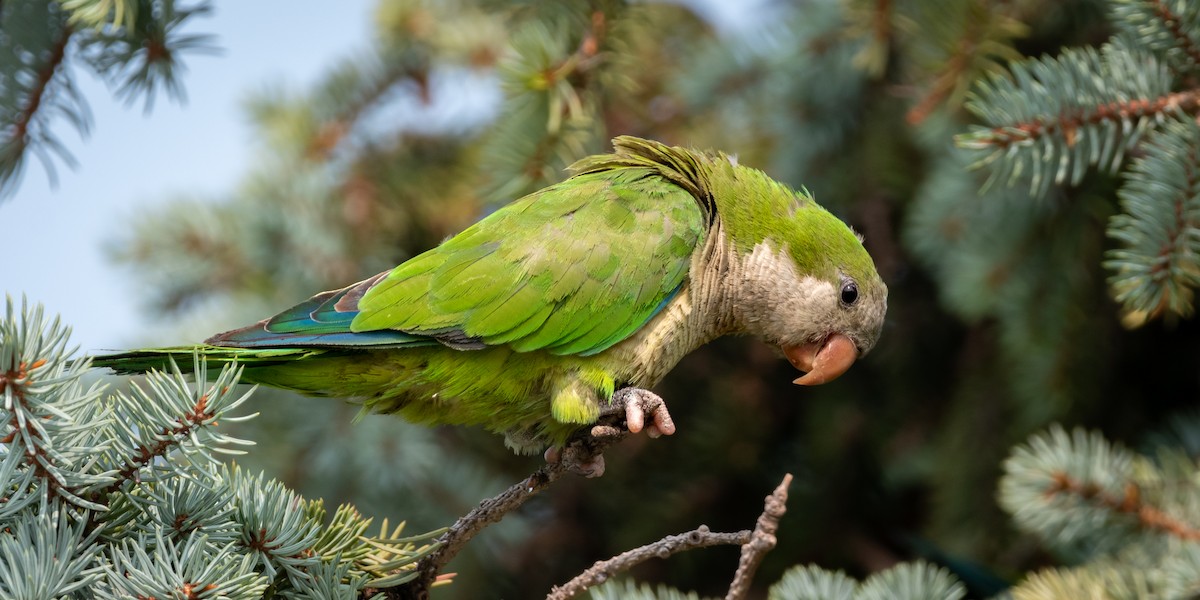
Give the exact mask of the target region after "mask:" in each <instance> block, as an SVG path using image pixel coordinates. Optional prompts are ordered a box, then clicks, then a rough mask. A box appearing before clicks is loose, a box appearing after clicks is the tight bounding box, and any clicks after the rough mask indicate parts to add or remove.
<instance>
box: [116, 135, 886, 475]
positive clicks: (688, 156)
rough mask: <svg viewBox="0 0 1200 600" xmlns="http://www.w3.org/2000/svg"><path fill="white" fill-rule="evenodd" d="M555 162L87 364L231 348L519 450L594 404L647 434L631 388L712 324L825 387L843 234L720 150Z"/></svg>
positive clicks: (649, 423)
mask: <svg viewBox="0 0 1200 600" xmlns="http://www.w3.org/2000/svg"><path fill="white" fill-rule="evenodd" d="M613 145H614V152H613V153H612V154H603V155H597V156H592V157H588V158H585V159H583V160H581V161H579V162H578V163H576V164H575V165H573V166H572V167H571V171H572V172H573V175H572V176H571V177H570V178H569V179H567V180H565V181H563V182H561V183H558V184H554V185H551V186H549V187H547V188H545V189H542V190H540V191H537V192H534V193H532V194H529V195H528V196H525V197H523V198H520V199H518V200H516V201H514V202H512V203H511V204H508V205H506V206H504V207H503V208H500V209H499V210H497V211H495V212H493V213H492V214H490V215H488V216H486V217H485V218H483V219H482V220H480V221H479V222H478V223H476V224H474V225H472V226H470V227H468V228H467V229H466V230H464V231H463V232H462V233H459V234H458V235H456V236H454V237H451V238H449V239H447V240H446V241H445V242H443V243H442V244H441V245H439V246H437V247H436V248H433V249H431V250H429V251H427V252H425V253H423V254H420V255H417V256H415V257H413V258H412V259H410V260H408V261H406V262H404V263H403V264H401V265H399V266H397V267H395V268H393V269H391V270H390V271H386V272H383V273H380V274H378V275H376V276H374V277H371V278H369V279H367V280H365V281H361V282H359V283H355V284H353V285H350V286H348V287H345V288H342V289H340V290H333V291H328V292H323V293H320V294H317V295H316V296H313V297H312V298H310V299H308V300H306V301H304V302H302V303H300V304H298V305H296V306H295V307H293V308H290V309H288V310H285V311H284V312H282V313H280V314H278V315H275V316H273V317H270V318H268V319H265V320H263V321H260V322H258V323H255V324H253V325H250V326H247V327H243V328H241V329H235V330H233V331H228V332H225V333H221V334H217V335H215V336H213V337H211V338H209V339H208V340H207V341H206V342H205V344H204V345H201V346H197V347H194V348H193V347H174V348H160V349H152V350H137V351H131V352H125V353H120V354H111V355H107V356H100V357H97V358H95V360H94V364H95V365H97V366H102V367H110V368H112V369H114V370H116V371H118V372H122V373H132V372H142V371H146V370H149V369H151V368H161V367H163V366H164V365H165V364H166V363H167V360H168V358H169V357H173V358H175V359H176V361H177V362H178V363H179V364H180V365H185V364H191V360H190V357H191V355H192V353H193V352H195V351H199V352H200V353H201V354H202V355H203V356H205V357H206V359H207V361H208V362H209V363H226V362H234V361H236V362H237V363H238V364H239V365H241V366H242V367H244V374H243V381H248V382H253V383H259V384H264V385H268V386H273V387H278V388H284V389H288V390H295V391H297V392H300V393H302V394H307V395H313V396H332V397H340V398H347V399H353V400H355V401H357V402H361V404H362V406H363V408H364V410H366V411H373V412H379V413H389V414H392V413H394V414H398V415H400V416H402V417H404V418H405V419H408V420H410V421H413V422H417V423H424V424H431V425H432V424H454V425H482V426H483V427H485V428H487V429H488V430H491V431H494V432H498V433H502V434H504V435H505V439H506V443H507V444H508V445H509V446H510V447H512V448H513V449H514V450H516V451H519V452H530V451H536V450H539V449H542V448H546V447H548V446H549V447H551V448H554V447H558V446H561V445H562V444H564V443H565V442H566V440H567V438H568V437H569V436H570V435H571V434H572V433H573V432H575V431H576V430H578V429H579V428H580V427H582V426H584V425H587V424H590V423H594V422H595V421H596V420H597V419H598V418H599V417H600V416H601V414H602V413H603V414H612V413H616V414H618V415H619V414H620V412H621V411H623V412H624V413H625V414H624V417H625V421H626V427H627V428H628V429H629V430H630V431H631V432H634V433H637V432H638V431H641V430H643V429H645V430H646V431H647V433H649V434H650V435H652V436H655V437H657V435H662V434H667V435H669V434H672V433H674V431H675V425H674V423H673V422H672V421H671V417H670V413H669V412H668V411H667V409H666V405H665V404H664V403H663V402H662V399H661V398H659V397H658V396H657V395H655V394H654V393H652V392H650V391H648V389H647V388H650V387H652V386H654V385H656V384H657V383H658V382H659V381H660V380H661V379H662V378H663V376H664V375H666V373H667V372H668V371H670V370H671V369H672V368H673V367H674V366H675V364H676V363H677V362H678V361H679V360H680V359H681V358H683V357H684V355H686V354H688V353H689V352H691V351H693V350H695V349H696V348H698V347H699V346H701V345H703V344H705V343H707V342H709V341H711V340H713V339H715V338H718V337H721V336H724V335H731V334H751V335H754V336H756V337H758V338H760V339H762V340H764V341H766V342H768V343H771V344H775V345H778V346H779V347H781V348H782V350H783V353H784V355H785V356H786V357H787V358H788V360H789V361H791V363H792V364H793V365H795V366H796V367H797V368H798V369H799V370H801V371H805V372H806V374H805V375H803V376H802V377H800V378H798V379H796V381H795V383H798V384H801V385H815V384H821V383H825V382H827V381H830V380H832V379H834V378H836V377H838V376H839V375H841V374H842V373H844V372H845V371H846V370H847V369H849V368H850V365H851V364H852V363H853V362H854V361H855V360H856V359H857V358H859V357H861V356H863V355H864V354H866V353H867V352H868V351H869V350H870V349H871V348H872V346H874V345H875V342H876V340H877V339H878V337H879V332H880V329H881V327H882V325H883V320H884V313H885V312H886V310H887V287H886V286H885V285H884V283H883V281H882V280H881V279H880V277H879V274H878V273H877V272H876V270H875V265H874V263H873V262H872V260H871V257H870V256H869V255H868V254H867V252H866V250H865V249H864V248H863V246H862V242H861V239H860V238H859V237H858V236H857V235H856V234H855V233H854V232H853V231H851V229H850V228H849V227H847V226H846V225H845V224H844V223H842V222H841V221H840V220H838V219H837V218H836V217H834V216H833V215H832V214H830V213H829V212H827V211H826V210H825V209H824V208H822V207H821V206H819V205H818V204H817V203H816V202H815V201H813V199H812V198H811V197H809V196H808V195H807V194H805V193H801V192H796V191H794V190H792V189H790V188H789V187H787V186H784V185H782V184H780V183H777V182H775V181H773V180H772V179H770V178H769V177H767V176H766V175H765V174H763V173H762V172H760V171H757V170H754V169H751V168H747V167H744V166H740V165H738V164H737V163H736V161H735V160H733V159H732V158H730V157H728V156H726V155H723V154H719V153H701V152H696V151H692V150H687V149H683V148H677V147H669V146H666V145H663V144H660V143H658V142H654V141H649V140H644V139H639V138H634V137H618V138H616V139H615V140H614V141H613Z"/></svg>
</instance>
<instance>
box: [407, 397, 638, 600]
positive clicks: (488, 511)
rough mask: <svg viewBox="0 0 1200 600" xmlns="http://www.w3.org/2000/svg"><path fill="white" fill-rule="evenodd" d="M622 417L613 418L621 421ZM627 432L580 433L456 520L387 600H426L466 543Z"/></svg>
mask: <svg viewBox="0 0 1200 600" xmlns="http://www.w3.org/2000/svg"><path fill="white" fill-rule="evenodd" d="M623 417H624V415H620V416H619V417H614V418H613V420H614V421H615V420H616V419H617V418H623ZM626 436H628V432H626V431H624V430H622V429H618V428H617V427H614V426H613V425H610V424H608V423H607V422H604V423H603V424H599V425H596V426H594V427H592V428H591V429H587V430H583V431H582V432H581V433H579V434H577V435H576V436H575V437H573V438H572V439H571V440H570V441H569V442H567V445H566V447H564V448H563V450H562V453H561V455H560V459H559V460H558V461H557V462H553V463H549V464H546V465H545V466H543V467H542V468H540V469H538V470H537V471H534V472H533V474H532V475H530V476H529V477H526V478H525V479H523V480H521V481H520V482H518V483H516V484H513V485H512V486H510V487H509V488H508V489H507V490H504V491H503V492H501V493H500V494H499V495H497V496H494V497H492V498H488V499H486V500H484V501H483V502H481V503H480V504H479V506H477V507H475V508H474V509H473V510H472V511H471V512H469V513H467V514H466V515H464V516H462V517H459V519H458V520H457V521H455V522H454V525H451V526H450V529H448V530H447V531H446V533H443V534H442V535H441V537H439V538H438V539H437V543H438V549H437V550H434V551H433V552H432V553H430V554H429V556H426V557H425V558H423V559H421V561H420V562H419V563H417V573H418V575H417V577H416V578H415V579H413V580H412V581H410V582H408V583H406V584H404V585H403V586H400V587H398V588H395V589H392V590H388V591H387V597H388V598H389V599H403V600H428V598H429V589H430V588H431V587H433V584H434V583H435V582H436V580H437V576H438V572H439V571H441V569H442V568H443V567H445V566H446V563H448V562H450V560H451V559H453V558H454V557H455V556H456V555H458V552H459V551H460V550H462V548H463V546H465V545H466V544H467V542H469V541H471V539H472V538H474V537H475V535H476V534H478V533H479V532H481V531H483V530H484V529H485V528H487V526H488V525H491V524H493V523H496V522H499V521H500V520H501V519H503V518H504V516H505V515H507V514H508V513H510V512H512V511H514V510H516V509H518V508H520V507H521V505H523V504H525V502H526V501H528V500H529V499H530V498H532V497H534V496H535V495H537V493H538V492H540V491H542V490H544V489H546V488H548V487H550V485H551V484H553V483H554V482H555V481H558V480H559V479H560V478H561V477H562V476H563V475H565V474H567V473H572V472H575V473H578V472H584V471H587V470H588V465H589V464H590V463H592V461H593V460H595V459H596V458H597V457H599V456H600V455H601V453H603V452H604V450H605V449H607V448H608V447H609V446H611V445H613V444H615V443H617V442H619V441H621V440H623V439H625V437H626Z"/></svg>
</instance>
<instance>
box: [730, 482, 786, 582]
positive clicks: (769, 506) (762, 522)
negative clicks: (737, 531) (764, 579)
mask: <svg viewBox="0 0 1200 600" xmlns="http://www.w3.org/2000/svg"><path fill="white" fill-rule="evenodd" d="M791 484H792V474H791V473H788V474H787V475H784V476H783V481H782V482H780V484H779V487H777V488H775V491H774V492H771V495H770V496H767V499H766V501H765V503H764V504H765V505H764V506H763V513H762V514H761V515H759V516H758V522H757V523H756V524H755V525H754V533H753V534H752V535H751V536H750V541H748V542H746V543H745V544H743V545H742V558H741V560H740V561H738V568H737V573H735V574H734V576H733V583H732V584H730V585H729V593H728V594H726V595H725V600H741V599H742V598H745V597H746V593H747V592H749V591H750V582H751V581H753V580H754V572H755V571H757V570H758V565H759V563H761V562H762V559H763V556H765V555H766V554H767V552H770V551H771V549H772V548H774V547H775V532H776V531H778V530H779V519H780V518H781V517H783V513H785V512H787V490H788V486H790V485H791Z"/></svg>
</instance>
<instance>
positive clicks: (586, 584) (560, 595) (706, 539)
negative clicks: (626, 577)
mask: <svg viewBox="0 0 1200 600" xmlns="http://www.w3.org/2000/svg"><path fill="white" fill-rule="evenodd" d="M750 537H751V534H750V530H748V529H747V530H743V531H737V532H733V533H719V532H714V531H710V530H709V529H708V526H706V525H701V526H699V527H697V528H696V529H693V530H691V531H688V532H686V533H680V534H676V535H668V536H666V537H664V538H662V539H661V540H658V541H657V542H653V543H650V544H646V545H645V546H641V547H638V548H634V549H633V550H628V551H625V552H622V553H620V554H618V555H616V556H614V557H612V558H610V559H608V560H600V561H596V564H594V565H592V566H590V567H588V568H587V570H585V571H584V572H582V573H580V574H579V575H576V576H575V577H574V578H573V579H571V580H570V581H568V582H566V583H564V584H562V585H561V586H555V587H554V589H552V590H550V594H548V595H547V596H546V600H566V599H567V598H573V597H575V596H576V595H578V594H580V593H582V592H583V591H585V590H587V589H588V588H590V587H592V586H594V585H598V584H601V583H604V582H605V581H608V580H609V579H611V578H612V576H613V575H615V574H617V573H620V572H622V571H627V570H629V569H631V568H633V567H634V566H635V565H637V564H640V563H643V562H645V561H647V560H650V559H652V558H667V557H669V556H671V555H672V554H677V553H679V552H683V551H685V550H691V549H693V548H708V547H710V546H722V545H738V546H740V545H743V544H747V543H749V542H750Z"/></svg>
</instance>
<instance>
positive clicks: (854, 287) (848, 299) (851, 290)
mask: <svg viewBox="0 0 1200 600" xmlns="http://www.w3.org/2000/svg"><path fill="white" fill-rule="evenodd" d="M855 302H858V284H856V283H854V282H853V281H847V282H846V283H843V284H842V304H845V305H846V306H853V305H854V303H855Z"/></svg>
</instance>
